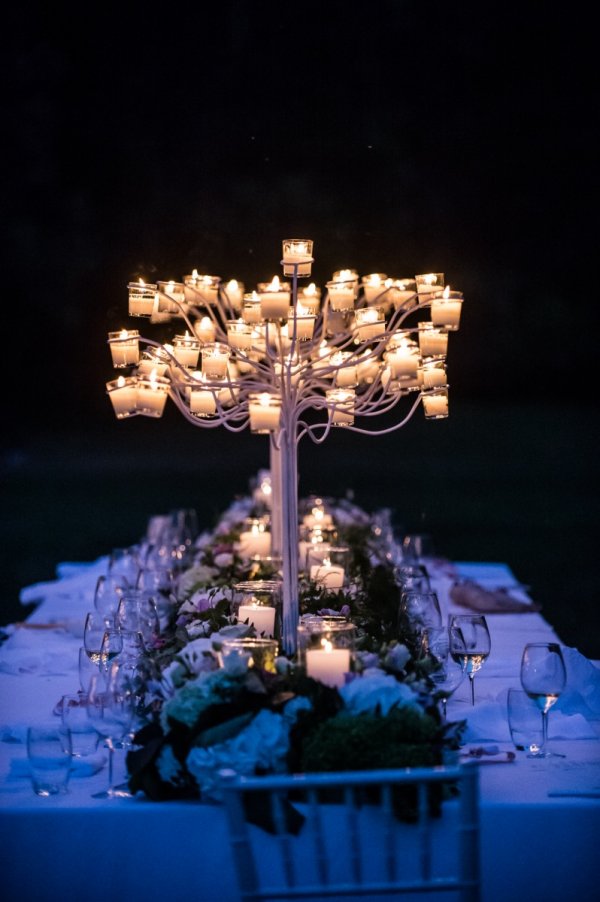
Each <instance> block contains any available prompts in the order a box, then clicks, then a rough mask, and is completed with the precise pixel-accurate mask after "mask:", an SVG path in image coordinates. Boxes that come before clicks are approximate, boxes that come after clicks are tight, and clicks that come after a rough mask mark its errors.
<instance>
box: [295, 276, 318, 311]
mask: <svg viewBox="0 0 600 902" xmlns="http://www.w3.org/2000/svg"><path fill="white" fill-rule="evenodd" d="M298 301H299V302H300V303H301V304H302V306H303V307H305V308H306V310H308V312H309V313H314V314H315V316H316V315H317V314H318V312H319V308H320V306H321V289H320V288H318V287H317V286H316V285H315V283H314V282H310V283H309V284H308V285H306V286H305V287H304V288H300V289H298Z"/></svg>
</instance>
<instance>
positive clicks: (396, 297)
mask: <svg viewBox="0 0 600 902" xmlns="http://www.w3.org/2000/svg"><path fill="white" fill-rule="evenodd" d="M388 283H389V284H390V292H389V298H390V301H391V302H392V303H393V305H394V307H395V308H396V310H397V309H398V308H399V307H403V306H404V304H407V303H408V302H409V301H414V300H416V294H417V283H416V282H415V280H414V279H396V280H393V279H388V280H387V282H386V283H385V284H386V286H387V285H388Z"/></svg>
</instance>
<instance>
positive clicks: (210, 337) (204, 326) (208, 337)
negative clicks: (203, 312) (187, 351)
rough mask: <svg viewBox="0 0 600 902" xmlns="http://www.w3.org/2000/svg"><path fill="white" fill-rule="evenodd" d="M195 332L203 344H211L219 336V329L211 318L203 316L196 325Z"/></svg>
mask: <svg viewBox="0 0 600 902" xmlns="http://www.w3.org/2000/svg"><path fill="white" fill-rule="evenodd" d="M194 332H195V334H196V337H197V338H198V340H199V341H201V342H202V344H211V343H212V342H214V340H215V338H216V336H217V327H216V326H215V324H214V322H213V320H212V319H211V318H210V316H202V317H200V319H199V320H197V321H196V322H195V323H194Z"/></svg>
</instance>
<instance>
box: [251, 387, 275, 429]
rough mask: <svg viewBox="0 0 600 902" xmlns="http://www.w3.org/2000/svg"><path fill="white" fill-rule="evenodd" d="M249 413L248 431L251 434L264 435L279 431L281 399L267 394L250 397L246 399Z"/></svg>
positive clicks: (262, 393)
mask: <svg viewBox="0 0 600 902" xmlns="http://www.w3.org/2000/svg"><path fill="white" fill-rule="evenodd" d="M248 410H249V413H250V429H251V430H252V432H257V433H259V434H265V433H268V432H276V431H277V430H278V429H279V420H280V417H281V397H280V396H279V395H272V394H270V393H269V392H261V393H260V394H256V395H250V396H249V398H248Z"/></svg>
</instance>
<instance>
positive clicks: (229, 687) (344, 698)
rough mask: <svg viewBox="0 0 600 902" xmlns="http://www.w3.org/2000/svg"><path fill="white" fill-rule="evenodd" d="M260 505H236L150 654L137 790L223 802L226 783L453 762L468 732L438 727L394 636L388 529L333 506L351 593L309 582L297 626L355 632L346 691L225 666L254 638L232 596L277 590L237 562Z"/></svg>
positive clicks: (275, 671) (200, 545)
mask: <svg viewBox="0 0 600 902" xmlns="http://www.w3.org/2000/svg"><path fill="white" fill-rule="evenodd" d="M252 503H253V502H252V499H242V500H239V501H237V502H236V503H235V504H234V505H232V507H231V508H229V510H228V511H226V513H225V514H224V515H223V517H222V518H221V519H220V521H219V524H218V525H217V527H216V529H215V530H214V531H213V532H212V533H210V534H206V535H204V536H202V537H201V538H200V539H199V540H198V541H197V543H196V545H195V547H194V552H193V559H192V561H191V562H190V564H189V566H187V567H186V568H185V569H184V570H183V571H182V572H181V575H180V577H179V581H178V598H177V603H176V605H175V606H174V611H173V619H172V623H171V625H170V628H169V629H167V630H166V631H165V633H164V634H163V636H162V637H161V639H160V641H159V642H158V643H157V647H156V648H155V649H154V650H153V651H152V652H151V657H152V659H153V663H154V675H153V678H152V679H151V680H149V681H148V683H147V685H146V687H145V688H146V703H147V710H148V712H149V715H148V719H147V723H146V724H145V726H144V727H143V728H142V729H141V730H140V731H139V732H138V734H137V736H136V746H137V748H135V749H134V750H133V751H131V752H130V753H129V754H128V758H127V764H128V769H129V774H130V778H129V783H130V788H131V790H132V791H134V792H137V791H140V790H141V791H143V792H144V793H145V794H146V795H147V796H149V797H150V798H152V799H175V798H198V799H203V800H218V799H219V771H220V770H222V769H230V770H234V771H236V772H237V773H239V774H243V775H250V774H269V773H284V772H290V773H297V772H309V771H332V770H338V771H339V770H361V769H374V768H383V767H386V768H388V767H392V768H393V767H407V766H429V765H436V764H442V763H445V762H446V761H448V760H450V758H452V757H453V756H455V754H456V749H458V745H459V739H460V734H461V731H462V728H463V726H464V724H462V723H450V724H448V723H445V722H443V720H442V718H441V717H440V714H439V710H438V706H437V704H436V702H437V698H436V694H435V687H434V684H433V683H432V682H431V681H430V679H429V676H428V666H429V665H428V663H427V661H424V660H422V659H421V658H420V657H419V656H417V655H415V654H414V653H413V654H411V652H410V651H409V649H408V648H407V647H406V646H405V645H404V644H403V643H402V642H401V641H399V638H398V636H397V610H398V600H399V589H398V586H397V583H396V579H395V575H394V567H393V564H392V560H391V558H392V556H391V554H390V549H389V543H388V542H387V541H386V530H385V528H384V526H385V519H386V518H385V517H384V516H382V515H378V516H369V515H368V514H367V513H366V512H365V511H363V510H361V509H360V508H358V507H356V506H355V505H354V504H352V503H351V502H350V501H348V500H344V501H340V502H335V503H334V502H331V503H330V506H329V509H330V510H331V512H332V515H333V519H334V522H335V524H336V529H337V530H338V538H339V540H341V541H342V542H343V544H344V545H345V546H347V547H348V549H349V562H348V569H349V579H348V580H347V582H346V584H345V586H344V588H343V589H339V590H335V591H334V590H329V589H326V588H324V587H323V586H322V585H318V584H316V583H315V582H314V581H312V580H310V579H309V578H308V574H307V573H303V574H302V580H301V585H300V608H301V613H302V614H303V615H337V616H342V617H343V616H345V617H347V618H349V619H351V620H352V622H353V623H354V625H355V627H356V642H355V653H354V656H353V661H352V670H351V673H349V674H347V679H346V682H345V684H344V685H342V686H340V687H331V686H328V685H325V684H323V683H322V682H319V681H318V680H316V679H313V678H311V677H309V676H308V675H307V673H306V671H305V669H304V668H303V667H302V666H300V665H299V664H298V663H297V662H295V661H290V660H288V659H287V658H283V657H280V658H277V659H276V661H275V665H274V667H273V668H272V669H269V670H264V669H261V668H260V667H257V666H249V664H250V665H251V664H252V662H251V661H250V662H249V661H248V659H247V657H243V656H242V657H235V658H232V657H227V656H223V655H222V646H223V642H224V641H225V640H227V639H230V638H232V637H243V636H252V635H253V634H254V628H253V626H252V625H251V624H248V623H247V622H238V620H237V618H236V616H235V614H234V613H232V610H233V609H232V589H231V587H232V586H233V585H234V584H235V583H236V582H238V581H240V580H247V579H265V578H269V577H271V576H273V575H274V570H273V568H274V567H276V563H275V564H273V563H271V562H268V561H267V562H266V563H265V562H261V561H247V560H244V559H243V558H241V557H240V555H239V552H238V542H239V535H240V529H241V523H242V522H243V520H244V519H245V518H246V517H247V516H248V514H249V513H251V512H252ZM382 523H383V526H382Z"/></svg>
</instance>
